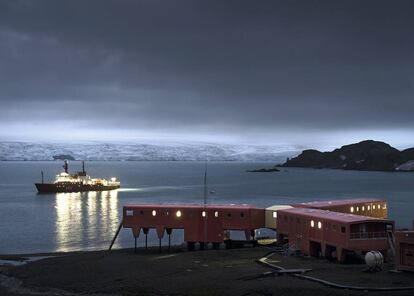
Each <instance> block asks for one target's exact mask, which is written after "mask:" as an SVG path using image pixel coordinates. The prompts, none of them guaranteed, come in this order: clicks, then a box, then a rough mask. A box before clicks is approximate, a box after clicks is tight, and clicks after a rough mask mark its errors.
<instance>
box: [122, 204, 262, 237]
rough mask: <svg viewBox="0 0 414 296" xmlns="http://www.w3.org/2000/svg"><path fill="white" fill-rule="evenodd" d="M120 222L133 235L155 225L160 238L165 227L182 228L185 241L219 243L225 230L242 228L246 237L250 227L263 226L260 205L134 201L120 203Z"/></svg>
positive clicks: (136, 235) (248, 235) (252, 228)
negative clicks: (121, 205) (185, 204)
mask: <svg viewBox="0 0 414 296" xmlns="http://www.w3.org/2000/svg"><path fill="white" fill-rule="evenodd" d="M177 213H179V214H180V215H177ZM122 223H123V227H124V228H131V229H132V231H133V234H134V236H135V237H138V236H139V233H140V230H141V229H150V228H155V229H156V230H157V234H158V236H159V237H160V238H161V237H163V235H164V232H165V230H166V229H184V240H185V241H188V242H217V243H221V242H223V240H224V231H225V230H244V231H245V233H246V238H248V239H249V238H250V233H251V232H252V231H253V230H254V229H257V228H262V227H264V209H258V208H250V207H232V206H228V207H224V206H220V207H212V206H208V207H207V208H206V207H204V206H181V207H180V206H179V205H177V206H175V205H136V206H135V205H134V206H125V207H124V209H123V222H122Z"/></svg>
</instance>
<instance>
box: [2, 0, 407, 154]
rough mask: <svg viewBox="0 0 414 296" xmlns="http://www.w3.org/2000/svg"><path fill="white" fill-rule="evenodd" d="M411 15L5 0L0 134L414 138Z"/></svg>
mask: <svg viewBox="0 0 414 296" xmlns="http://www.w3.org/2000/svg"><path fill="white" fill-rule="evenodd" d="M413 15H414V4H413V2H412V1H391V0H390V1H306V0H303V1H293V0H292V1H207V0H206V1H154V0H146V1H56V0H54V1H7V0H3V1H1V2H0V103H1V105H2V108H1V110H0V124H1V126H2V128H1V129H0V137H4V138H11V137H14V138H19V137H29V136H33V137H34V138H36V137H39V138H42V137H43V138H44V131H47V132H48V133H49V134H48V136H49V135H50V136H54V137H58V136H62V135H64V136H63V138H65V137H67V138H68V139H77V138H83V139H84V138H93V137H94V135H95V136H98V137H105V136H106V137H108V138H111V137H112V136H113V135H118V137H119V138H123V137H124V138H133V137H139V136H142V135H144V136H147V137H151V136H154V137H162V136H166V135H167V136H168V135H176V136H178V137H186V138H192V137H194V138H197V137H198V138H200V139H201V138H202V139H207V140H208V139H210V138H209V137H211V139H212V140H216V139H218V138H220V139H230V138H236V139H243V140H246V139H247V140H249V139H250V140H251V141H270V142H277V141H281V142H289V141H295V142H297V143H296V144H304V143H300V141H304V142H309V141H310V140H311V138H312V140H313V141H317V138H318V137H320V139H321V140H326V139H342V138H343V137H345V136H344V135H347V136H346V137H348V138H349V135H354V137H352V136H351V137H350V138H352V139H353V138H358V137H361V139H362V138H372V137H375V136H378V135H379V137H380V138H382V139H383V140H390V141H394V142H396V143H394V144H396V145H397V146H398V145H405V144H407V143H409V142H411V143H414V138H410V139H408V137H410V136H413V133H412V130H413V127H414V116H413V110H414V98H413V94H414V38H413V33H414V18H413V17H412V16H413ZM61 131H64V132H61ZM196 135H197V136H196ZM310 135H311V136H310ZM341 135H342V136H341ZM393 135H394V136H395V135H399V137H400V138H399V139H397V138H395V137H393ZM387 137H388V138H387ZM338 141H339V140H338ZM397 142H398V143H397Z"/></svg>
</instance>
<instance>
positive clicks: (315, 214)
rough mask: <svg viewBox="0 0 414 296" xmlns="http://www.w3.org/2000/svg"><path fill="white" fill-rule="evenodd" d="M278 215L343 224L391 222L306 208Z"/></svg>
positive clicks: (280, 211) (286, 211) (282, 212)
mask: <svg viewBox="0 0 414 296" xmlns="http://www.w3.org/2000/svg"><path fill="white" fill-rule="evenodd" d="M278 212H279V213H280V214H296V215H300V216H305V217H309V218H314V219H325V220H333V221H338V222H343V223H356V222H367V221H378V222H380V221H381V222H388V221H389V222H391V220H387V219H379V218H374V217H368V216H361V215H353V214H345V213H338V212H332V211H326V210H319V209H308V208H291V209H286V210H279V211H278Z"/></svg>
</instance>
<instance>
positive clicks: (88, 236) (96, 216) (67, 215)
mask: <svg viewBox="0 0 414 296" xmlns="http://www.w3.org/2000/svg"><path fill="white" fill-rule="evenodd" d="M55 200H56V203H55V209H56V221H55V222H56V225H55V234H56V236H55V240H56V241H55V243H56V251H58V252H68V251H73V250H78V249H79V247H80V246H81V247H82V248H85V249H94V248H95V246H94V245H92V244H91V242H93V241H96V240H97V239H101V240H105V241H107V240H110V239H111V238H112V236H113V234H114V233H115V232H116V229H117V227H118V225H119V222H120V221H119V217H118V192H117V190H112V191H102V192H87V193H85V192H82V193H80V192H77V193H57V194H56V197H55ZM79 225H83V227H84V231H79Z"/></svg>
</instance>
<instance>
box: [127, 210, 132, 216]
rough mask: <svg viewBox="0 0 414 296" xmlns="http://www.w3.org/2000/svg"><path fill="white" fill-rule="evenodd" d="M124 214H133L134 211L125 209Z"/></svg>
mask: <svg viewBox="0 0 414 296" xmlns="http://www.w3.org/2000/svg"><path fill="white" fill-rule="evenodd" d="M126 215H127V216H134V211H133V210H126Z"/></svg>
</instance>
